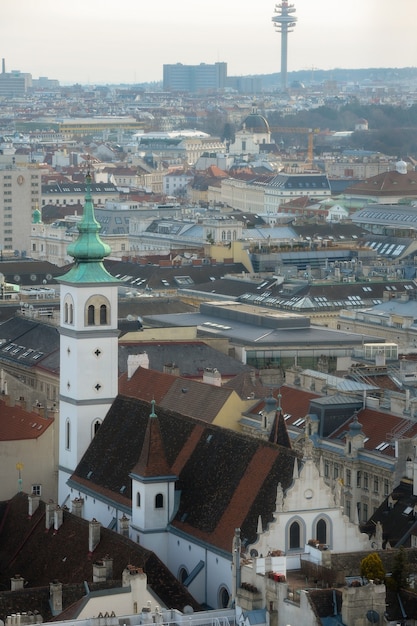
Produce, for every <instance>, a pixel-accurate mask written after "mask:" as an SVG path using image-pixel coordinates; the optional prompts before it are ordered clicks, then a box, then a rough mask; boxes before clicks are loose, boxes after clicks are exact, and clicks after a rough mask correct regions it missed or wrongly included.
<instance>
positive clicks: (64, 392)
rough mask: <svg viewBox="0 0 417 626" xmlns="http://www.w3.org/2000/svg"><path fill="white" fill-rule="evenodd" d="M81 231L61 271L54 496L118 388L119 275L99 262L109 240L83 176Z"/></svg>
mask: <svg viewBox="0 0 417 626" xmlns="http://www.w3.org/2000/svg"><path fill="white" fill-rule="evenodd" d="M78 231H79V235H78V238H77V239H76V241H74V243H72V244H70V245H69V246H68V253H69V254H70V255H71V256H72V257H73V258H74V265H73V266H72V268H71V269H70V270H69V271H68V272H67V273H66V274H65V275H64V276H60V277H59V279H58V280H59V283H60V284H61V294H60V306H61V319H60V334H61V340H60V416H59V484H58V502H59V504H60V505H61V506H62V505H63V504H64V503H65V502H67V500H68V499H69V498H70V497H71V494H70V489H69V487H68V486H67V484H66V483H67V480H68V478H69V477H70V476H71V474H72V473H73V471H74V470H75V468H76V467H77V465H78V463H79V461H80V460H81V458H82V456H83V454H84V452H85V451H86V449H87V447H88V446H89V444H90V442H91V440H92V438H93V437H94V435H95V433H96V431H97V429H98V428H99V426H100V424H101V422H102V420H103V419H104V417H105V415H106V413H107V411H108V410H109V408H110V406H111V404H112V402H113V400H114V398H115V397H116V395H117V390H118V386H117V385H118V359H117V356H118V334H119V333H118V329H117V291H118V284H119V281H117V280H116V279H115V278H114V277H113V276H111V274H109V273H108V272H107V270H106V269H105V267H104V265H103V259H104V257H106V256H108V255H109V254H110V252H111V249H110V246H108V245H107V244H105V243H104V242H103V241H101V239H100V236H99V231H100V224H99V223H98V222H97V220H96V219H95V216H94V206H93V202H92V198H91V176H90V174H89V173H88V174H87V177H86V195H85V204H84V212H83V217H82V220H81V222H80V223H79V225H78Z"/></svg>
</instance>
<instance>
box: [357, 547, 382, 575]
mask: <svg viewBox="0 0 417 626" xmlns="http://www.w3.org/2000/svg"><path fill="white" fill-rule="evenodd" d="M361 576H363V577H364V578H367V579H368V580H374V581H383V580H384V578H385V570H384V566H383V564H382V561H381V557H380V556H379V555H378V554H377V553H376V552H372V553H371V554H368V556H366V557H365V558H364V559H362V561H361Z"/></svg>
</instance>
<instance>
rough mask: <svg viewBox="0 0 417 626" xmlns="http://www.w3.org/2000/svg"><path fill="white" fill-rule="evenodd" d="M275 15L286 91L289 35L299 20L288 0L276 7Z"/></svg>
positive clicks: (283, 0) (282, 85)
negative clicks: (279, 35) (279, 37)
mask: <svg viewBox="0 0 417 626" xmlns="http://www.w3.org/2000/svg"><path fill="white" fill-rule="evenodd" d="M275 13H276V15H274V17H273V18H272V21H273V22H274V24H275V28H276V30H277V32H279V33H281V88H282V90H283V91H285V90H286V89H287V61H288V58H287V52H288V33H291V32H292V31H293V29H294V26H295V24H296V22H297V18H296V17H295V16H294V15H293V13H295V7H294V5H293V4H289V3H288V2H287V0H282V2H281V4H276V5H275Z"/></svg>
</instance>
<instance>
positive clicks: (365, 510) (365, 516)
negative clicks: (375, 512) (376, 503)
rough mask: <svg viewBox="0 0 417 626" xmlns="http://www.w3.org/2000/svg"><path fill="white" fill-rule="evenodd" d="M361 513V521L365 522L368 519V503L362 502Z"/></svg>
mask: <svg viewBox="0 0 417 626" xmlns="http://www.w3.org/2000/svg"><path fill="white" fill-rule="evenodd" d="M362 515H363V519H362V521H363V522H367V521H368V505H367V504H365V503H364V504H363V505H362Z"/></svg>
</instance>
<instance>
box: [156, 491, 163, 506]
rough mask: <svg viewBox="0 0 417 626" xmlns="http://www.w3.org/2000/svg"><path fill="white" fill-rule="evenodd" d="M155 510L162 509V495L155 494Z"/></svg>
mask: <svg viewBox="0 0 417 626" xmlns="http://www.w3.org/2000/svg"><path fill="white" fill-rule="evenodd" d="M155 508H156V509H163V508H164V496H163V494H162V493H157V494H156V496H155Z"/></svg>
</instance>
